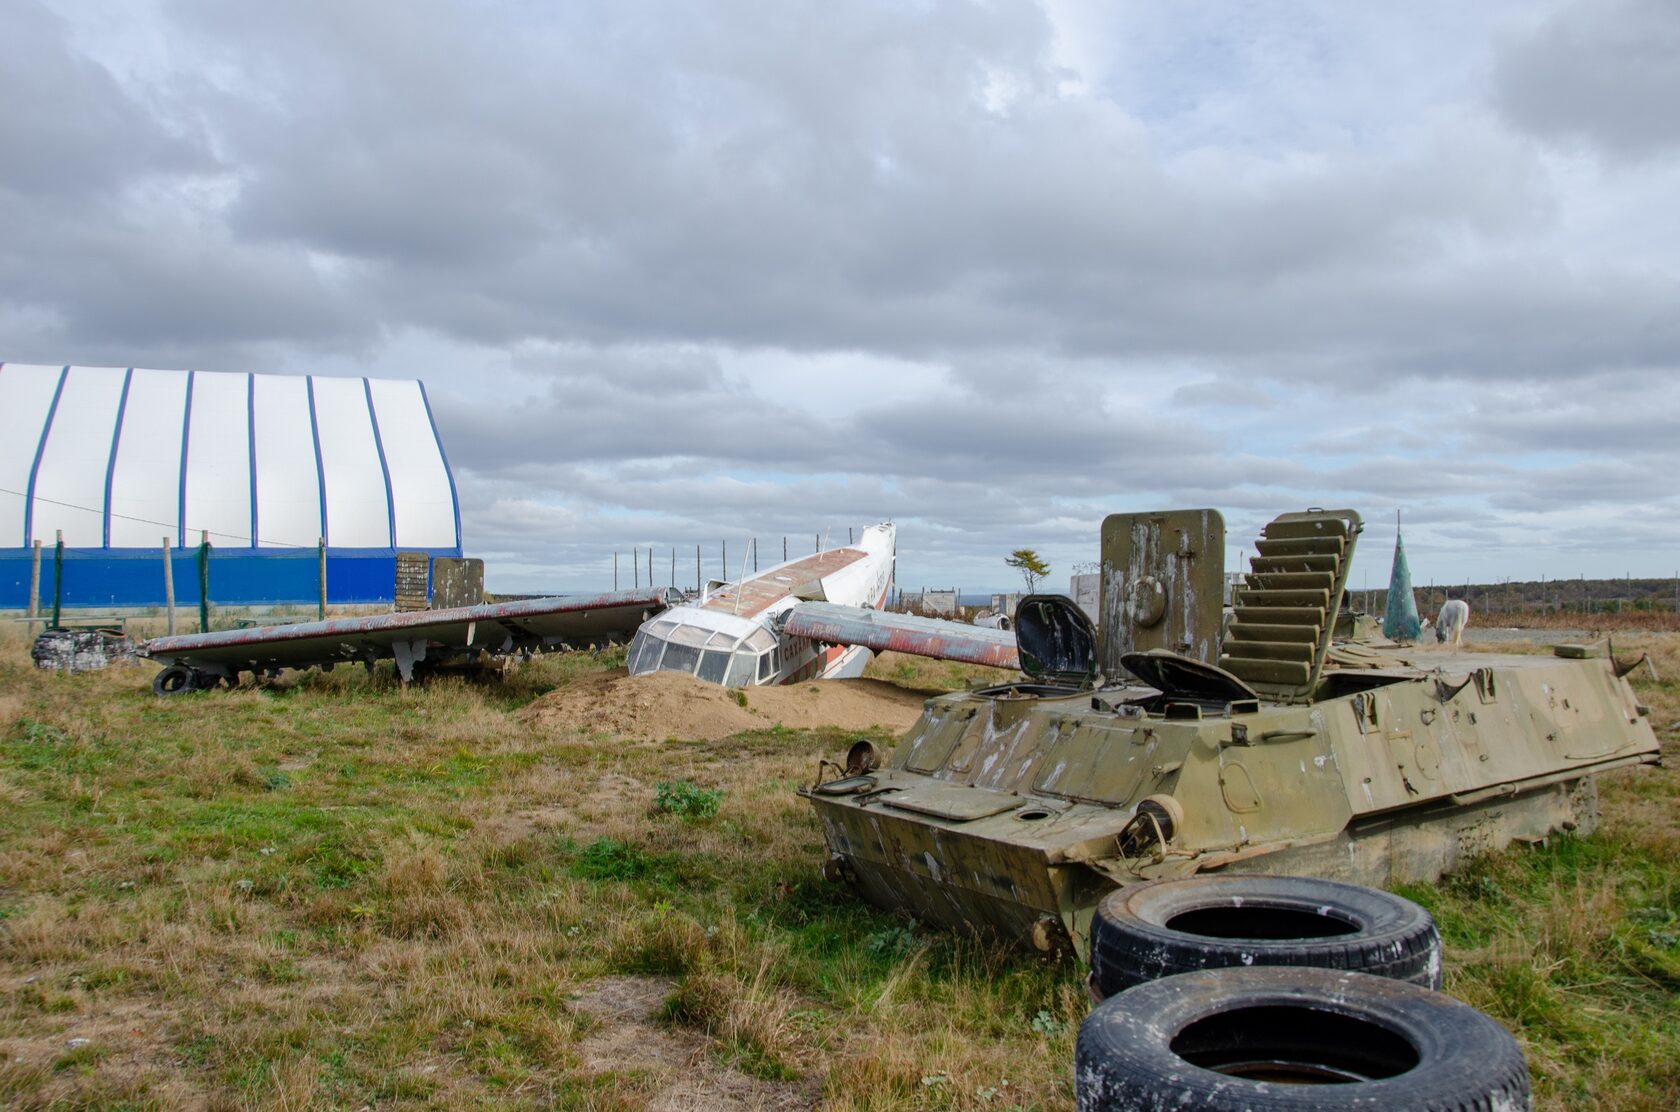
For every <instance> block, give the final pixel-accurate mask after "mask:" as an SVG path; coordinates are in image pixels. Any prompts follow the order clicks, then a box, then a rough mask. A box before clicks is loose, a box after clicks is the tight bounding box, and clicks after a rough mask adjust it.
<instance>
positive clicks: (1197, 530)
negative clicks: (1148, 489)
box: [1097, 510, 1225, 676]
mask: <svg viewBox="0 0 1680 1112" xmlns="http://www.w3.org/2000/svg"><path fill="white" fill-rule="evenodd" d="M1102 561H1103V570H1102V602H1101V612H1102V619H1101V620H1100V621H1099V622H1098V623H1097V625H1098V627H1099V628H1100V629H1101V630H1102V646H1101V652H1100V657H1101V665H1102V674H1103V675H1105V676H1118V675H1122V674H1123V673H1124V666H1123V665H1122V664H1121V662H1120V658H1121V657H1123V656H1125V655H1126V654H1127V653H1131V652H1148V651H1149V650H1151V649H1167V650H1169V651H1171V652H1175V653H1181V654H1183V655H1184V656H1189V657H1194V658H1195V659H1197V660H1200V661H1202V662H1203V663H1205V664H1212V663H1213V662H1214V659H1215V657H1216V655H1217V653H1218V651H1219V626H1220V618H1221V599H1222V596H1223V593H1224V579H1225V519H1224V517H1223V516H1221V515H1220V513H1219V511H1218V510H1162V511H1151V512H1149V513H1132V514H1110V515H1109V516H1108V517H1106V518H1104V519H1103V523H1102Z"/></svg>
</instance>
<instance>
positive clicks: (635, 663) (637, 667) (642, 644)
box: [624, 629, 665, 676]
mask: <svg viewBox="0 0 1680 1112" xmlns="http://www.w3.org/2000/svg"><path fill="white" fill-rule="evenodd" d="M664 647H665V642H663V641H661V640H659V639H658V638H657V637H652V636H649V634H648V631H647V630H645V629H644V630H640V631H638V632H637V633H636V636H634V637H632V638H631V639H630V652H629V654H628V655H626V657H625V658H624V666H625V667H626V668H628V669H629V670H630V674H631V675H632V676H639V675H641V674H642V672H643V671H644V670H651V667H652V661H655V660H658V659H659V650H660V649H662V648H664ZM648 658H651V660H649V659H648ZM644 661H646V662H647V663H648V668H647V669H644V668H643V663H644Z"/></svg>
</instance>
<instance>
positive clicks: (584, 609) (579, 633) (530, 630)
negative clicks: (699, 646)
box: [140, 587, 682, 680]
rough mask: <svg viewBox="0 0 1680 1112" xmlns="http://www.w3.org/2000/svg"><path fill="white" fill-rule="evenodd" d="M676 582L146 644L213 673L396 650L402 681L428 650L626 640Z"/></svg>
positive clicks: (672, 599) (144, 649)
mask: <svg viewBox="0 0 1680 1112" xmlns="http://www.w3.org/2000/svg"><path fill="white" fill-rule="evenodd" d="M681 597H682V596H681V594H680V593H679V592H677V591H675V590H672V589H671V588H669V587H648V588H644V589H642V590H638V591H611V592H608V593H605V594H597V595H567V596H564V597H558V598H538V599H525V600H522V601H519V602H497V603H485V604H483V605H480V606H459V607H455V608H452V609H448V610H415V611H409V612H406V613H401V614H374V615H370V616H368V617H365V618H333V619H330V620H328V621H324V622H299V623H297V624H296V625H282V626H259V627H256V628H252V629H227V630H218V631H216V632H213V633H191V634H185V635H183V636H179V637H158V638H154V639H153V640H150V641H147V642H146V643H145V644H143V645H141V646H140V652H141V654H142V655H144V656H149V657H151V658H152V659H154V660H161V661H164V662H166V663H168V664H170V665H179V666H181V667H183V668H186V669H190V670H192V671H195V672H200V673H203V674H205V675H209V676H220V677H231V676H234V675H236V674H237V673H238V672H239V671H240V670H241V669H244V670H250V671H257V670H261V669H269V668H308V667H310V666H311V665H315V664H332V663H335V662H338V661H346V660H347V661H356V660H363V661H373V660H378V659H381V658H384V657H395V658H396V661H397V668H398V670H399V671H400V672H401V673H402V677H403V679H405V680H406V679H408V678H409V677H410V676H411V675H412V674H413V671H414V665H415V663H416V662H418V661H422V660H424V659H425V658H426V653H427V650H428V649H431V648H434V647H436V648H439V649H447V650H450V651H454V650H463V649H478V650H481V651H484V652H491V653H505V652H512V651H515V650H519V649H542V648H549V647H552V646H554V645H559V644H563V643H575V644H583V643H587V642H589V641H605V640H608V639H616V640H628V639H629V637H630V635H631V634H633V633H635V631H636V629H637V627H639V626H640V625H641V624H642V622H644V621H646V620H647V619H648V618H649V617H650V616H652V615H653V614H655V613H658V612H659V611H661V610H663V609H665V608H666V607H667V606H671V605H674V604H675V603H677V602H678V601H680V600H681Z"/></svg>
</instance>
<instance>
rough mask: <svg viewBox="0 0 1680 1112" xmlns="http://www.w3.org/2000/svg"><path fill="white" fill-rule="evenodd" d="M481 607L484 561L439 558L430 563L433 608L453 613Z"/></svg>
mask: <svg viewBox="0 0 1680 1112" xmlns="http://www.w3.org/2000/svg"><path fill="white" fill-rule="evenodd" d="M483 603H484V561H483V560H480V559H478V558H476V557H462V558H458V557H453V556H438V557H435V558H434V559H433V560H432V607H433V608H434V609H436V610H453V609H455V608H456V607H458V606H480V605H483Z"/></svg>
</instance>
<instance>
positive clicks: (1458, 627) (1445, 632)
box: [1435, 598, 1470, 651]
mask: <svg viewBox="0 0 1680 1112" xmlns="http://www.w3.org/2000/svg"><path fill="white" fill-rule="evenodd" d="M1469 624H1470V604H1469V603H1467V602H1465V601H1464V600H1463V599H1460V598H1450V599H1448V600H1447V604H1446V605H1445V606H1443V607H1441V613H1440V616H1438V617H1437V618H1436V619H1435V640H1437V641H1441V642H1446V641H1451V642H1452V647H1453V649H1454V650H1455V651H1456V650H1457V649H1458V646H1459V644H1460V643H1461V642H1462V641H1463V640H1464V627H1465V626H1467V625H1469Z"/></svg>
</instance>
